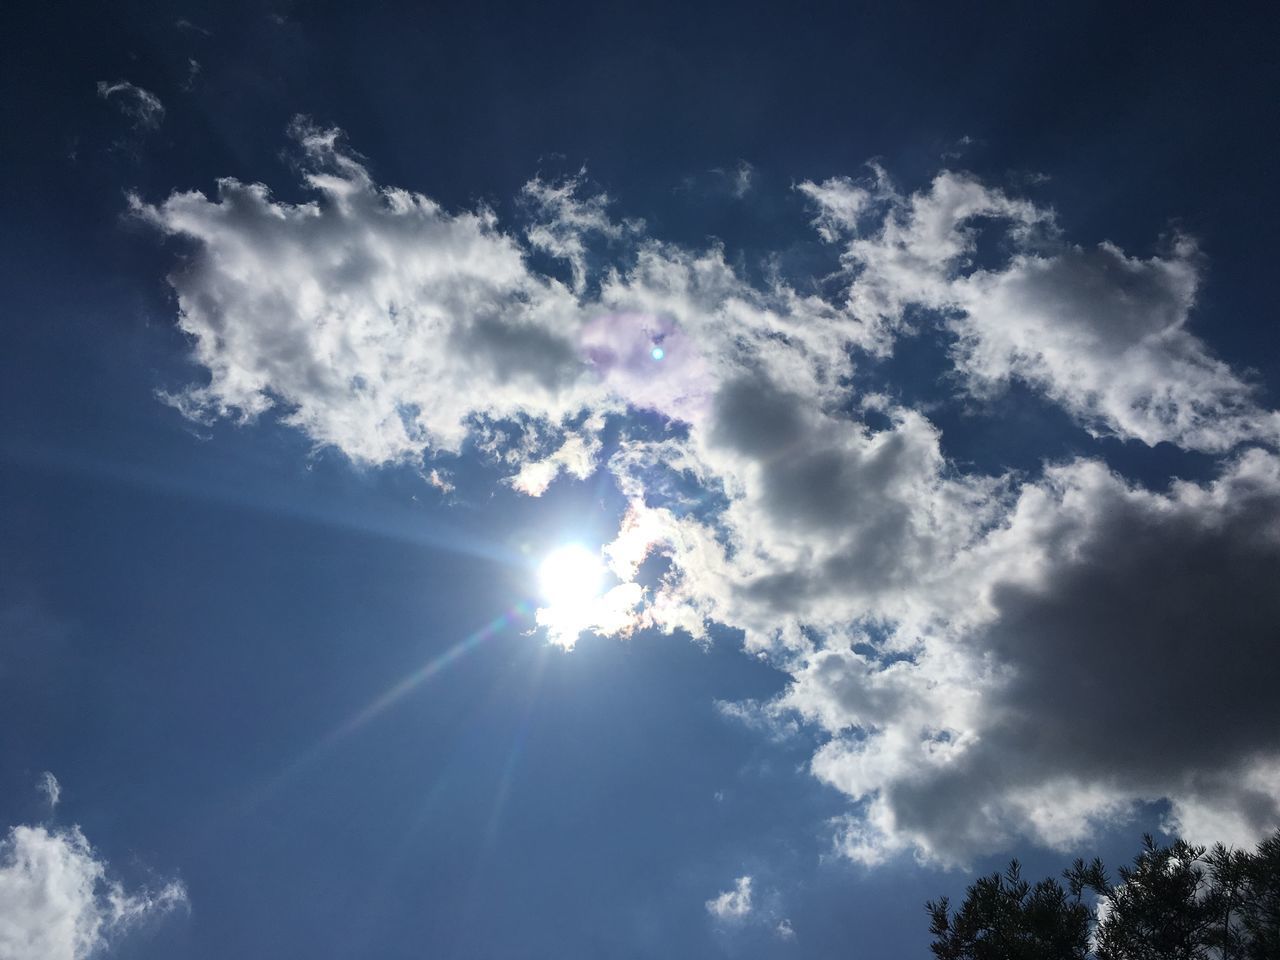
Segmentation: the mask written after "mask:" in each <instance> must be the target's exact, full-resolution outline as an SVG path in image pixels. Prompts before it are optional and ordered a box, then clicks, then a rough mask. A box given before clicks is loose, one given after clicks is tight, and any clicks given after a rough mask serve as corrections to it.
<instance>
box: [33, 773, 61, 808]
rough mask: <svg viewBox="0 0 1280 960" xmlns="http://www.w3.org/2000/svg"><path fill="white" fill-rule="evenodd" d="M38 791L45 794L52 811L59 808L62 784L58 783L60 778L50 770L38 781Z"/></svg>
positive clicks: (41, 775)
mask: <svg viewBox="0 0 1280 960" xmlns="http://www.w3.org/2000/svg"><path fill="white" fill-rule="evenodd" d="M36 789H37V790H39V791H40V792H41V793H43V794H44V797H45V800H47V801H48V802H49V809H50V810H52V809H54V808H55V807H57V806H58V801H60V800H61V799H62V784H60V783H58V778H57V777H55V776H54V775H53V774H52V773H50V772H49V771H48V770H46V771H45V772H44V773H42V774H40V779H39V780H37V781H36Z"/></svg>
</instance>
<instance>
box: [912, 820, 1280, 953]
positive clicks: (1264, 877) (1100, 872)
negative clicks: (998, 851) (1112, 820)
mask: <svg viewBox="0 0 1280 960" xmlns="http://www.w3.org/2000/svg"><path fill="white" fill-rule="evenodd" d="M1063 878H1064V879H1065V880H1066V886H1065V887H1063V886H1062V884H1060V883H1059V882H1058V881H1057V880H1054V879H1047V880H1041V881H1040V882H1039V883H1037V884H1036V885H1035V886H1031V885H1029V884H1028V883H1027V882H1026V881H1025V880H1023V879H1022V876H1021V871H1020V868H1019V866H1018V862H1017V861H1016V860H1015V861H1014V862H1013V863H1012V864H1011V865H1010V867H1009V870H1008V871H1007V872H1006V873H1005V874H1004V875H1003V876H1002V875H1000V874H993V875H991V876H989V877H983V878H982V879H980V880H978V881H976V882H975V883H973V884H972V885H971V886H970V887H969V889H968V891H967V892H966V896H965V899H964V903H963V904H961V906H960V908H959V909H958V910H956V911H954V912H953V911H952V910H951V905H950V904H949V903H948V901H947V899H946V898H945V897H943V898H942V899H940V900H938V901H936V902H932V901H931V902H930V903H928V904H926V905H925V907H926V909H927V910H928V911H929V915H930V918H931V921H932V922H931V924H930V931H931V932H932V933H933V936H934V941H933V944H932V950H933V954H934V956H935V957H937V958H938V960H1024V958H1025V960H1031V958H1034V960H1060V958H1061V960H1280V832H1277V833H1276V834H1275V836H1273V837H1271V838H1270V839H1268V840H1265V841H1263V842H1262V843H1261V844H1259V846H1258V848H1257V850H1256V851H1255V852H1253V853H1250V852H1248V851H1242V850H1230V849H1228V848H1226V847H1224V846H1223V845H1222V844H1218V845H1217V846H1215V847H1214V848H1213V849H1212V850H1206V849H1205V848H1204V847H1196V846H1192V845H1190V844H1188V843H1185V842H1183V841H1181V840H1175V841H1174V842H1173V843H1170V844H1168V845H1166V846H1162V845H1160V844H1157V843H1156V841H1155V840H1154V839H1153V838H1152V837H1150V836H1147V837H1144V838H1143V848H1142V852H1141V853H1139V854H1138V856H1136V857H1135V858H1134V860H1133V864H1132V865H1131V866H1128V867H1121V868H1120V870H1119V879H1118V882H1116V883H1112V882H1111V880H1110V879H1109V878H1108V876H1107V873H1106V870H1105V869H1104V867H1103V865H1102V861H1100V860H1096V859H1095V860H1094V861H1093V862H1092V863H1088V864H1086V863H1085V862H1084V861H1083V860H1077V861H1076V862H1075V864H1074V865H1073V866H1072V867H1071V868H1070V869H1069V870H1066V871H1064V873H1063ZM1086 895H1088V896H1089V901H1090V902H1086Z"/></svg>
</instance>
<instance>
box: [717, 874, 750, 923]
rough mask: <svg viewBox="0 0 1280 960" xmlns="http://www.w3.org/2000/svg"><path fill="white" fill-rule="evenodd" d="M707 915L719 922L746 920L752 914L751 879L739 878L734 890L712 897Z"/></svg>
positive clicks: (734, 882) (747, 877) (734, 883)
mask: <svg viewBox="0 0 1280 960" xmlns="http://www.w3.org/2000/svg"><path fill="white" fill-rule="evenodd" d="M706 907H707V913H709V914H711V915H712V916H713V917H715V918H716V919H717V920H723V921H737V920H744V919H745V918H746V917H747V916H748V915H750V913H751V877H749V876H746V877H738V879H737V880H735V881H733V889H731V890H726V891H724V892H723V893H721V894H720V895H719V896H716V897H712V898H711V899H710V900H708V901H707V903H706Z"/></svg>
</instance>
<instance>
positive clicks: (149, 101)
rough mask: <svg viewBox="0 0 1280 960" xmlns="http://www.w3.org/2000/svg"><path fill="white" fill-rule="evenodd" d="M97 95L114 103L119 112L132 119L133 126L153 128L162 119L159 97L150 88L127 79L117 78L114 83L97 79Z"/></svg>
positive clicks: (161, 105) (161, 106)
mask: <svg viewBox="0 0 1280 960" xmlns="http://www.w3.org/2000/svg"><path fill="white" fill-rule="evenodd" d="M98 97H99V98H100V99H102V100H106V101H108V102H110V103H114V104H115V105H116V108H117V109H118V110H119V111H120V112H121V113H123V114H124V115H125V116H126V117H128V118H129V119H130V120H132V121H133V125H134V126H135V127H138V128H141V129H147V130H155V129H157V128H158V127H159V126H160V122H161V121H162V120H164V104H162V103H161V102H160V98H159V97H157V96H156V95H155V94H154V93H152V92H151V91H150V90H144V89H142V87H139V86H136V85H134V84H132V83H129V82H128V81H127V80H117V81H116V82H115V83H108V82H107V81H106V80H99V81H98Z"/></svg>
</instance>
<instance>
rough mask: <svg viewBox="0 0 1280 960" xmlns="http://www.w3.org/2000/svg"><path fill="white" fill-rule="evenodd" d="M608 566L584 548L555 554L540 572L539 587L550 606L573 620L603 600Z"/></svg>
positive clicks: (573, 545)
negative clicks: (586, 608) (582, 611)
mask: <svg viewBox="0 0 1280 960" xmlns="http://www.w3.org/2000/svg"><path fill="white" fill-rule="evenodd" d="M603 582H604V564H603V563H601V562H600V557H599V555H597V554H595V553H592V552H591V551H590V550H588V549H587V548H586V547H584V546H582V545H581V544H577V543H571V544H569V545H567V546H563V547H560V548H558V549H556V550H553V551H552V552H551V553H549V554H547V556H546V557H545V558H544V559H543V561H542V565H541V566H540V567H539V568H538V585H539V587H540V588H541V590H542V597H543V599H544V600H545V601H546V602H547V604H548V606H550V607H552V608H553V609H555V610H557V611H559V612H561V613H564V614H568V615H569V616H573V614H574V613H575V612H577V611H580V610H583V608H585V607H587V606H589V605H590V604H591V603H593V602H594V601H595V599H596V598H597V597H599V596H600V590H601V587H602V586H603Z"/></svg>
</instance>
